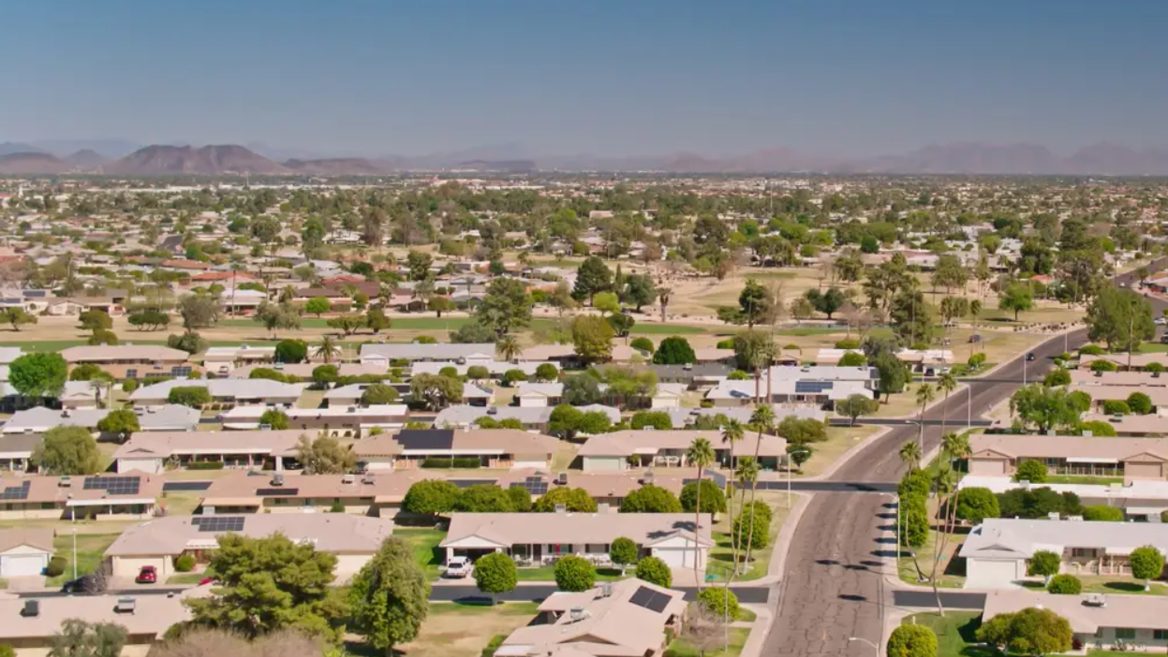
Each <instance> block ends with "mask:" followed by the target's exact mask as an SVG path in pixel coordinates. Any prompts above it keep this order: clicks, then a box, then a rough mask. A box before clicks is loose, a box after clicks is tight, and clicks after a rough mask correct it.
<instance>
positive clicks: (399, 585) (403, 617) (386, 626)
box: [216, 538, 430, 657]
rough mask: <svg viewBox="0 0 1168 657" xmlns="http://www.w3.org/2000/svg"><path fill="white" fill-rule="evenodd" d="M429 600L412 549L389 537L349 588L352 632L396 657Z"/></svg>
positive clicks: (421, 618) (412, 635)
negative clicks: (397, 651) (395, 650)
mask: <svg viewBox="0 0 1168 657" xmlns="http://www.w3.org/2000/svg"><path fill="white" fill-rule="evenodd" d="M216 572H218V571H216ZM429 597H430V584H429V582H427V581H426V574H425V573H424V572H423V571H422V568H421V567H420V566H419V565H418V562H417V560H416V559H415V558H414V553H413V549H412V548H411V547H410V545H409V544H408V543H406V542H405V541H403V540H401V539H399V538H387V539H386V540H385V542H384V543H382V544H381V549H380V550H378V552H377V554H376V555H374V556H373V558H372V559H371V560H370V561H369V563H367V564H365V566H364V567H362V568H361V571H360V572H358V573H357V575H356V576H355V577H354V578H353V582H352V584H351V585H350V587H349V605H350V607H351V608H352V614H351V620H350V624H351V628H350V629H351V630H352V631H354V632H356V633H357V634H360V635H361V636H363V637H365V642H366V643H368V644H369V645H370V646H372V647H373V648H376V649H378V650H381V651H384V653H385V655H386V657H393V654H394V651H393V648H394V646H396V645H399V644H402V643H406V642H408V641H412V640H413V639H414V638H415V637H417V636H418V630H419V629H420V628H421V626H422V622H423V621H425V620H426V614H427V613H428V612H429V609H430V602H429Z"/></svg>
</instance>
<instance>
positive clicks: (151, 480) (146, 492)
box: [0, 472, 164, 505]
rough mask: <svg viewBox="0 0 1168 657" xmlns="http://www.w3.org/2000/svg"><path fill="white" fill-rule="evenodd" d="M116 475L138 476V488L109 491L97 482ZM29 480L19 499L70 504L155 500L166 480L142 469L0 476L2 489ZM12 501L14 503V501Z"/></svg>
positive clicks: (32, 501)
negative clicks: (90, 481)
mask: <svg viewBox="0 0 1168 657" xmlns="http://www.w3.org/2000/svg"><path fill="white" fill-rule="evenodd" d="M115 477H116V478H118V479H123V480H124V479H126V478H129V477H134V478H137V480H138V489H137V491H136V492H126V493H110V492H108V491H107V490H106V488H104V487H101V486H98V485H95V484H101V483H104V482H106V481H108V480H110V479H113V478H115ZM87 480H94V481H93V482H92V483H90V484H89V487H88V488H87V487H86V481H87ZM26 482H27V483H28V491H27V493H26V494H25V496H24V497H23V498H21V500H20V501H22V502H29V503H49V502H52V503H56V504H60V505H67V504H68V503H70V502H82V503H83V502H90V501H97V500H102V501H107V500H108V501H110V502H116V501H118V500H126V501H134V500H143V499H155V498H157V497H158V496H159V495H161V494H162V484H163V483H164V482H163V478H162V477H160V476H157V475H149V474H144V473H141V472H129V473H121V474H117V475H90V476H73V477H48V476H24V477H14V476H3V477H0V489H4V488H11V487H23V486H24V484H25V483H26ZM9 501H10V502H11V501H12V500H9Z"/></svg>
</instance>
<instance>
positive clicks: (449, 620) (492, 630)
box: [346, 532, 539, 657]
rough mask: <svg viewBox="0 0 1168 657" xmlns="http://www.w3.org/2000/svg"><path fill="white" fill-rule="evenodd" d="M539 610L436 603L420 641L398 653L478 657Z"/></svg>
mask: <svg viewBox="0 0 1168 657" xmlns="http://www.w3.org/2000/svg"><path fill="white" fill-rule="evenodd" d="M395 533H396V532H395ZM538 608H539V605H538V604H537V603H534V602H507V603H504V604H499V605H495V606H491V605H486V604H477V605H475V604H459V603H453V602H433V603H430V613H429V614H428V615H427V616H426V620H425V622H423V623H422V629H421V631H420V632H419V633H418V637H417V638H416V639H414V640H413V641H411V642H409V643H407V644H405V645H402V646H397V647H396V649H397V650H398V651H399V653H400V654H405V655H408V656H409V657H478V656H479V655H480V654H481V651H482V649H483V648H484V647H485V646H486V645H487V642H488V641H490V640H491V637H492V636H495V635H504V636H506V635H508V634H510V633H511V632H512V631H514V630H515V629H517V628H519V627H522V626H524V625H527V624H528V623H529V622H530V621H531V619H532V618H533V617H534V616H535V614H536V612H537V610H538ZM346 650H347V652H349V653H350V654H353V655H369V656H370V657H373V656H374V655H376V657H383V653H379V652H377V651H374V650H370V649H369V648H368V647H366V646H364V645H361V644H350V645H347V646H346Z"/></svg>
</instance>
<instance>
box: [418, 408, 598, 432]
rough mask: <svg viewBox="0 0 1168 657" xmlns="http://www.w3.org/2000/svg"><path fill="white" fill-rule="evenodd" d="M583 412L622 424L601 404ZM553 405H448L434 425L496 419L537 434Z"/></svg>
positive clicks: (457, 425) (467, 424) (461, 425)
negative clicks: (514, 423)
mask: <svg viewBox="0 0 1168 657" xmlns="http://www.w3.org/2000/svg"><path fill="white" fill-rule="evenodd" d="M576 408H577V409H578V410H580V411H582V412H589V411H596V412H600V413H604V414H605V415H607V416H608V419H609V421H610V422H612V423H613V424H616V423H617V422H620V419H621V414H620V411H619V410H618V409H615V408H613V407H611V406H603V405H601V404H589V405H587V406H577V407H576ZM552 410H553V409H552V407H550V406H534V407H531V406H529V407H520V406H472V405H469V404H464V405H460V406H447V407H446V408H444V409H442V410H441V411H439V412H438V415H437V416H435V418H434V426H435V427H437V428H443V429H467V428H473V427H474V426H475V421H476V420H478V419H479V418H484V417H489V418H492V419H494V420H500V421H501V420H506V419H511V418H513V419H516V420H519V422H520V423H521V424H522V425H523V428H524V429H530V430H535V431H545V430H547V425H548V420H549V419H550V418H551V415H552Z"/></svg>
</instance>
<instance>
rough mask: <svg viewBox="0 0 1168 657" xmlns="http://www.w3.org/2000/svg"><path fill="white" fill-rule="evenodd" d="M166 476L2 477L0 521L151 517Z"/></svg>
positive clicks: (0, 486)
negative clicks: (163, 477) (163, 478)
mask: <svg viewBox="0 0 1168 657" xmlns="http://www.w3.org/2000/svg"><path fill="white" fill-rule="evenodd" d="M162 484H163V480H162V477H157V476H153V475H148V474H137V473H134V474H129V473H127V474H118V475H91V476H78V477H46V476H21V477H13V476H3V477H0V520H31V519H47V520H57V519H66V520H69V519H73V518H78V519H81V518H87V519H94V520H119V519H120V520H127V519H136V518H149V517H150V516H151V515H153V513H154V508H155V506H156V500H157V498H158V496H159V495H161V494H162Z"/></svg>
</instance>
